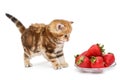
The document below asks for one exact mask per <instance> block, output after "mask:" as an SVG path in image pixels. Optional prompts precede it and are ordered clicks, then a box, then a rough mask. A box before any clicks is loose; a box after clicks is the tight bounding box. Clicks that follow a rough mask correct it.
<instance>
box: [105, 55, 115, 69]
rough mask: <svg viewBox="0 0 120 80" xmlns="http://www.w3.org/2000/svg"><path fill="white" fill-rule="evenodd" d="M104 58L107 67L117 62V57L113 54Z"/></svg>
mask: <svg viewBox="0 0 120 80" xmlns="http://www.w3.org/2000/svg"><path fill="white" fill-rule="evenodd" d="M103 58H104V62H105V66H106V67H108V66H110V65H111V64H112V63H113V62H114V61H115V56H114V54H113V53H108V54H105V55H104V56H103Z"/></svg>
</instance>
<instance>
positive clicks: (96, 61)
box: [91, 56, 104, 68]
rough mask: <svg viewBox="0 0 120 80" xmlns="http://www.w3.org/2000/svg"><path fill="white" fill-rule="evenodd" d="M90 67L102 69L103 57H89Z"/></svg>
mask: <svg viewBox="0 0 120 80" xmlns="http://www.w3.org/2000/svg"><path fill="white" fill-rule="evenodd" d="M91 67H92V68H103V67H104V60H103V57H101V56H97V57H94V56H92V57H91Z"/></svg>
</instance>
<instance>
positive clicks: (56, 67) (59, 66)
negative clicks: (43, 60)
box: [53, 64, 61, 70]
mask: <svg viewBox="0 0 120 80" xmlns="http://www.w3.org/2000/svg"><path fill="white" fill-rule="evenodd" d="M53 68H54V69H55V70H57V69H61V65H59V64H53Z"/></svg>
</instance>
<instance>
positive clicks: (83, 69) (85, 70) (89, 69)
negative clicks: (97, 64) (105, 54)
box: [75, 62, 116, 73]
mask: <svg viewBox="0 0 120 80" xmlns="http://www.w3.org/2000/svg"><path fill="white" fill-rule="evenodd" d="M115 65H116V62H114V63H113V64H112V65H111V66H110V67H105V68H82V67H79V66H77V65H75V66H76V68H77V69H78V70H80V71H82V72H87V73H101V72H103V71H105V70H109V69H111V68H113V67H114V66H115Z"/></svg>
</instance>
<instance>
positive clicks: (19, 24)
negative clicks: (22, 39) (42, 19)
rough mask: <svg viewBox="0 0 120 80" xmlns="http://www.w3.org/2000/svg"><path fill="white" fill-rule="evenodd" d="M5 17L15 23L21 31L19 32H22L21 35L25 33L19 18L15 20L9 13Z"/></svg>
mask: <svg viewBox="0 0 120 80" xmlns="http://www.w3.org/2000/svg"><path fill="white" fill-rule="evenodd" d="M5 15H6V16H7V17H8V18H9V19H10V20H11V21H12V22H13V23H15V24H16V26H17V28H18V29H19V31H20V32H21V33H23V32H24V31H25V26H24V25H23V24H22V23H21V22H20V21H19V20H18V19H17V18H15V17H14V16H12V15H10V14H8V13H6V14H5Z"/></svg>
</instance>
